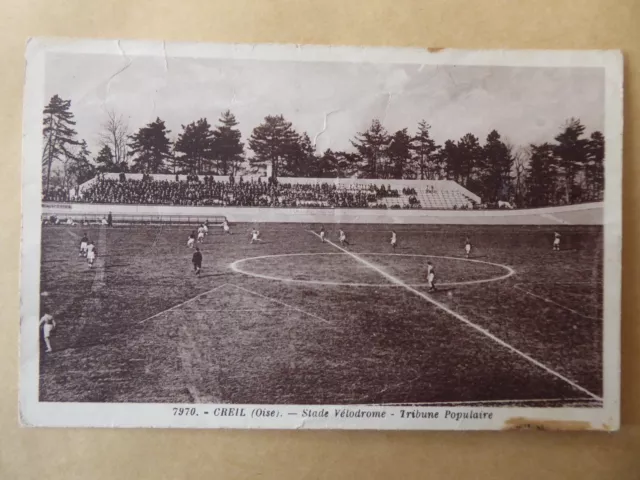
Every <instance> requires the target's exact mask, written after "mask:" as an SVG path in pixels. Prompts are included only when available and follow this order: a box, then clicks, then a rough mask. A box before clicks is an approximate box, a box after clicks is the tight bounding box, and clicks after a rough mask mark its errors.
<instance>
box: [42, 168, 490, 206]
mask: <svg viewBox="0 0 640 480" xmlns="http://www.w3.org/2000/svg"><path fill="white" fill-rule="evenodd" d="M120 175H121V174H116V173H106V174H102V175H100V176H97V177H94V178H92V179H91V180H89V181H87V182H85V183H84V184H82V185H80V186H78V187H77V188H75V189H72V190H71V191H70V192H69V197H68V199H61V198H60V197H59V195H57V196H56V198H47V197H45V200H54V201H71V202H81V203H114V204H122V203H124V204H147V205H154V204H157V205H190V206H243V207H250V206H261V207H308V208H383V209H384V208H392V209H409V208H411V209H429V210H460V209H471V208H474V206H476V205H479V204H480V203H481V200H480V197H478V196H477V195H475V194H473V193H472V192H470V191H469V190H467V189H465V188H464V187H462V186H461V185H459V184H457V183H456V182H453V181H451V180H392V179H388V180H387V179H355V178H338V179H324V178H305V177H282V178H279V179H278V184H277V185H272V184H269V182H268V181H267V178H266V177H261V176H252V175H248V176H242V177H241V176H238V177H233V178H229V177H225V176H214V175H212V176H203V175H200V176H189V175H162V174H158V175H149V176H148V177H147V178H146V179H143V174H126V175H124V178H122V179H121V178H120ZM145 180H146V181H145Z"/></svg>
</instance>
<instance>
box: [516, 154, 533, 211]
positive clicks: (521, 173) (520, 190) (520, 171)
mask: <svg viewBox="0 0 640 480" xmlns="http://www.w3.org/2000/svg"><path fill="white" fill-rule="evenodd" d="M511 148H512V151H513V167H512V174H513V183H514V185H513V187H514V192H513V193H514V197H515V202H516V205H517V206H518V207H520V208H521V207H522V206H523V201H524V198H525V193H526V192H525V177H526V172H527V166H528V165H529V161H530V159H531V149H530V148H529V147H520V148H517V149H513V147H511Z"/></svg>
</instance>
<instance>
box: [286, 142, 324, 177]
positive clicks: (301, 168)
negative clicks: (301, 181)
mask: <svg viewBox="0 0 640 480" xmlns="http://www.w3.org/2000/svg"><path fill="white" fill-rule="evenodd" d="M318 162H319V159H318V156H317V155H316V147H315V145H313V143H311V139H310V138H309V135H307V134H306V133H303V134H302V135H300V136H299V137H298V141H297V142H296V143H295V145H294V148H293V149H292V151H291V152H290V154H289V155H286V156H285V162H284V173H285V174H286V175H287V176H291V177H312V176H314V175H313V174H314V173H318Z"/></svg>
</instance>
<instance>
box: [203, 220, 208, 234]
mask: <svg viewBox="0 0 640 480" xmlns="http://www.w3.org/2000/svg"><path fill="white" fill-rule="evenodd" d="M202 231H203V232H204V234H205V236H206V235H209V225H207V222H204V223H203V224H202Z"/></svg>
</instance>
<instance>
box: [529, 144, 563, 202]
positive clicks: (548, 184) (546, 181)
mask: <svg viewBox="0 0 640 480" xmlns="http://www.w3.org/2000/svg"><path fill="white" fill-rule="evenodd" d="M556 174H557V163H556V157H555V152H554V146H553V145H550V144H549V143H543V144H542V145H531V159H530V161H529V166H528V168H527V177H526V183H527V199H528V202H527V203H528V205H529V206H531V207H545V206H547V205H552V204H553V203H555V199H554V197H555V183H554V178H555V175H556Z"/></svg>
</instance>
